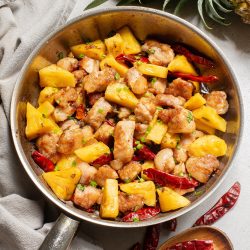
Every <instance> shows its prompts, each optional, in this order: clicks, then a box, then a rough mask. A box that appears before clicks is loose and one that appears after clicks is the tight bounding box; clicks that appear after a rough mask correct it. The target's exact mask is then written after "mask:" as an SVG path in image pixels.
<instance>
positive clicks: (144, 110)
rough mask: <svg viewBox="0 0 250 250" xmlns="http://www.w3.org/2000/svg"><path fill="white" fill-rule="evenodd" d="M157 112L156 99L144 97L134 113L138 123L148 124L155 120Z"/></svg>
mask: <svg viewBox="0 0 250 250" xmlns="http://www.w3.org/2000/svg"><path fill="white" fill-rule="evenodd" d="M155 111H156V105H155V98H153V97H142V98H141V99H140V101H139V103H138V104H137V105H136V107H135V110H134V113H135V117H136V120H137V121H138V122H141V123H145V124H148V123H150V122H151V120H152V119H153V116H154V113H155Z"/></svg>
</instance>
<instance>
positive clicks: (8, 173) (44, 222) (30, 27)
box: [0, 0, 100, 250]
mask: <svg viewBox="0 0 250 250" xmlns="http://www.w3.org/2000/svg"><path fill="white" fill-rule="evenodd" d="M75 2H76V0H64V1H62V0H54V1H50V0H42V1H41V0H9V1H8V0H0V98H1V99H0V121H1V122H0V142H1V143H0V249H1V250H7V249H8V250H13V249H22V250H26V249H27V250H33V249H38V247H39V246H40V244H41V243H42V241H43V239H44V236H45V235H46V234H47V233H48V231H49V230H50V228H51V226H52V225H53V223H48V222H49V221H53V220H55V219H56V217H57V216H58V212H57V211H56V209H55V208H53V207H50V206H49V205H48V204H46V202H45V201H44V199H43V197H42V196H41V194H40V192H39V191H38V190H37V188H36V187H35V186H34V185H33V184H32V183H31V181H30V180H29V178H28V176H27V174H26V173H25V171H24V169H23V167H22V166H21V164H20V162H19V160H18V158H17V155H16V152H15V149H14V146H13V142H12V138H11V134H10V128H9V126H10V125H9V123H8V120H9V109H10V101H11V95H12V90H13V88H14V85H15V82H16V78H17V76H18V73H19V71H20V69H21V67H22V65H23V64H24V62H25V60H26V59H27V58H28V56H29V54H30V53H31V51H32V50H33V49H34V48H35V47H36V46H37V44H38V43H39V42H40V40H41V39H42V38H43V37H44V36H46V35H47V34H48V33H49V32H50V31H52V30H53V29H55V28H56V27H57V26H59V25H61V24H63V23H64V22H66V20H67V18H68V17H69V15H70V13H71V11H72V9H73V7H74V5H75ZM80 235H81V236H80V237H78V239H76V240H74V242H73V244H72V249H82V247H81V248H80V247H79V246H84V248H83V249H100V248H99V247H97V246H95V245H94V243H93V242H92V241H91V239H89V238H88V237H87V236H85V235H82V234H80Z"/></svg>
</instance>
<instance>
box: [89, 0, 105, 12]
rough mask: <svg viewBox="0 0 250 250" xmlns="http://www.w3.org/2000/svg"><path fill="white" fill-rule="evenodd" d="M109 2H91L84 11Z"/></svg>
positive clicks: (100, 0)
mask: <svg viewBox="0 0 250 250" xmlns="http://www.w3.org/2000/svg"><path fill="white" fill-rule="evenodd" d="M107 1H108V0H94V1H93V2H91V3H90V4H88V5H87V7H86V8H85V9H84V10H88V9H92V8H94V7H97V6H99V5H101V4H103V3H105V2H107Z"/></svg>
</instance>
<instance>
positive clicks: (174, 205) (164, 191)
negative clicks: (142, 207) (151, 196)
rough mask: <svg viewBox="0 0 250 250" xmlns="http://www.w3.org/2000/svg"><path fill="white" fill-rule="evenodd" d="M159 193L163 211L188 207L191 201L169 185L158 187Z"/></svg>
mask: <svg viewBox="0 0 250 250" xmlns="http://www.w3.org/2000/svg"><path fill="white" fill-rule="evenodd" d="M157 193H158V196H159V203H160V208H161V211H162V212H168V211H171V210H175V209H179V208H182V207H186V206H188V205H189V204H190V203H191V202H190V200H188V199H187V198H185V197H184V196H182V195H180V194H178V193H177V192H175V191H174V190H172V189H170V188H168V187H163V188H158V189H157Z"/></svg>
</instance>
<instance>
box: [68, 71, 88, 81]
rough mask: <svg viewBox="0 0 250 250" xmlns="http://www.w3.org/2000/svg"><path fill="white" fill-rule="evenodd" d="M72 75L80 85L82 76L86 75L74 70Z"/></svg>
mask: <svg viewBox="0 0 250 250" xmlns="http://www.w3.org/2000/svg"><path fill="white" fill-rule="evenodd" d="M72 74H73V75H74V77H75V79H76V82H77V83H82V81H83V78H84V76H86V75H87V73H86V72H85V71H84V70H82V69H78V70H75V71H73V72H72Z"/></svg>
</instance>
